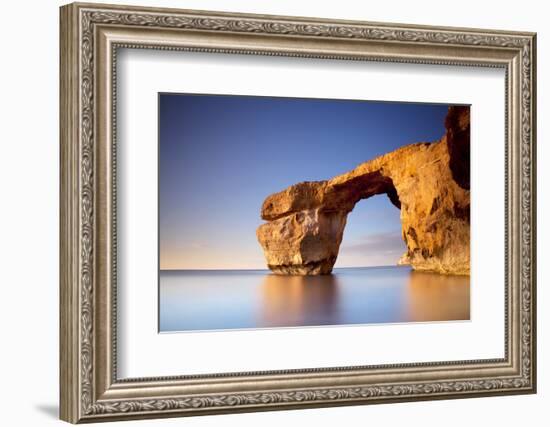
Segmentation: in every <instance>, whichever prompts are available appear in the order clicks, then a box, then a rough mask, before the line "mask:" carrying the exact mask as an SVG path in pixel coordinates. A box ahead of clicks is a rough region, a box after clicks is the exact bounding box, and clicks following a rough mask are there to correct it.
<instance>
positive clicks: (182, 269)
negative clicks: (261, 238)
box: [159, 264, 410, 271]
mask: <svg viewBox="0 0 550 427" xmlns="http://www.w3.org/2000/svg"><path fill="white" fill-rule="evenodd" d="M382 267H410V266H409V265H399V264H385V265H361V266H352V267H334V268H333V270H344V269H348V268H382ZM159 271H271V270H270V269H268V268H159Z"/></svg>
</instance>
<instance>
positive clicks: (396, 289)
mask: <svg viewBox="0 0 550 427" xmlns="http://www.w3.org/2000/svg"><path fill="white" fill-rule="evenodd" d="M159 317H160V330H161V331H189V330H213V329H242V328H276V327H288V326H323V325H351V324H369V323H402V322H426V321H445V320H468V319H469V318H470V278H469V277H468V276H446V275H439V274H433V273H422V272H414V271H412V270H411V269H410V268H408V267H377V268H345V269H335V270H334V273H333V274H332V275H328V276H305V277H302V276H278V275H274V274H269V273H267V272H265V271H259V270H258V271H235V270H232V271H215V272H212V271H192V272H190V271H170V272H164V271H163V272H161V274H160V316H159Z"/></svg>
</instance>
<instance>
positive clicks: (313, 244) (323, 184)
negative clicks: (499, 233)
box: [256, 107, 470, 275]
mask: <svg viewBox="0 0 550 427" xmlns="http://www.w3.org/2000/svg"><path fill="white" fill-rule="evenodd" d="M445 126H446V133H445V135H444V136H443V137H442V138H441V139H440V140H439V141H436V142H433V143H417V144H411V145H407V146H404V147H401V148H399V149H397V150H395V151H392V152H390V153H387V154H385V155H383V156H380V157H377V158H375V159H373V160H370V161H368V162H365V163H362V164H361V165H359V166H358V167H357V168H355V169H354V170H352V171H350V172H348V173H345V174H343V175H339V176H336V177H334V178H332V179H330V180H328V181H316V182H302V183H299V184H295V185H292V186H290V187H288V188H287V189H286V190H283V191H281V192H279V193H275V194H272V195H270V196H268V197H267V198H266V199H265V201H264V203H263V205H262V211H261V217H262V219H264V220H266V221H268V222H266V223H264V224H262V225H261V226H260V227H258V229H257V231H256V234H257V237H258V241H259V242H260V244H261V246H262V248H263V250H264V254H265V257H266V260H267V264H268V267H269V268H270V269H271V270H272V271H273V272H275V273H278V274H297V275H315V274H329V273H330V272H331V271H332V267H333V265H334V263H335V262H336V258H337V256H338V250H339V248H340V243H341V242H342V236H343V232H344V228H345V226H346V218H347V215H348V213H349V212H351V210H352V209H353V207H354V206H355V204H356V203H357V202H358V201H359V200H362V199H368V198H369V197H372V196H374V195H376V194H382V193H385V194H386V195H387V196H388V197H389V199H390V201H391V202H392V203H393V204H394V205H395V206H396V207H397V208H399V209H401V225H402V235H403V240H404V241H405V243H406V245H407V252H406V253H405V254H404V255H403V256H402V257H401V259H400V260H399V264H410V265H411V266H412V267H413V268H414V269H415V270H424V271H434V272H439V273H447V274H464V275H468V274H470V109H469V107H450V108H449V112H448V114H447V117H446V119H445Z"/></svg>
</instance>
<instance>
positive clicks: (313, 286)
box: [259, 274, 340, 326]
mask: <svg viewBox="0 0 550 427" xmlns="http://www.w3.org/2000/svg"><path fill="white" fill-rule="evenodd" d="M261 294H262V307H263V308H262V310H260V314H261V318H260V319H259V323H260V324H262V325H266V326H267V325H279V326H311V325H327V324H332V325H334V324H339V323H340V321H339V315H338V314H339V313H338V307H339V306H338V276H336V275H326V276H281V275H275V274H268V275H267V276H265V278H264V280H263V282H262V285H261Z"/></svg>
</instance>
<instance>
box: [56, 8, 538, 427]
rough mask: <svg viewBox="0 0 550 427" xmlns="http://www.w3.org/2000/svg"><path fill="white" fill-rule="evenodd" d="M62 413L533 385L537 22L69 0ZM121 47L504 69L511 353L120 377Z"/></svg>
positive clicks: (322, 402)
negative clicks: (351, 16)
mask: <svg viewBox="0 0 550 427" xmlns="http://www.w3.org/2000/svg"><path fill="white" fill-rule="evenodd" d="M60 42H61V48H60V51H61V77H60V78H61V82H60V92H61V94H60V109H61V112H60V135H61V177H60V179H61V205H60V210H61V219H60V229H61V236H60V258H61V261H60V262H61V265H60V325H61V329H60V384H61V396H60V399H61V419H63V420H66V421H69V422H72V423H78V422H91V421H92V422H93V421H108V420H117V419H130V418H154V417H167V416H182V415H200V414H214V413H227V412H243V411H259V410H275V409H286V408H306V407H319V406H332V405H353V404H367V403H382V402H398V401H410V400H427V399H442V398H459V397H476V396H487V395H495V394H520V393H534V392H535V390H536V339H535V327H536V318H535V291H536V288H535V278H536V274H535V272H536V270H535V268H536V264H535V260H536V258H535V255H536V254H535V248H536V242H535V236H536V232H535V231H536V218H535V215H536V205H535V202H536V199H535V193H536V187H535V176H536V173H535V80H536V79H535V68H536V67H535V34H533V33H519V32H508V31H492V30H491V31H488V30H477V29H458V28H438V27H424V26H411V25H400V24H381V23H368V22H353V21H329V20H321V19H310V18H294V17H280V16H263V15H242V14H229V13H217V12H198V11H189V10H174V9H157V8H141V7H127V6H112V5H98V4H71V5H67V6H63V7H62V8H61V39H60ZM118 47H130V48H153V49H171V50H193V51H202V52H218V53H219V52H223V53H228V54H231V53H240V54H251V55H282V56H298V57H315V58H330V59H335V58H336V59H344V60H370V61H393V62H406V63H433V64H446V65H471V66H480V67H502V68H504V69H505V71H506V76H507V80H506V91H505V94H504V96H505V97H506V106H507V117H506V138H507V141H506V176H505V177H504V179H505V183H506V188H507V190H506V212H505V215H506V230H505V236H506V254H505V257H506V261H507V262H506V272H505V276H506V283H505V287H506V290H505V292H506V307H505V313H506V315H505V325H504V327H505V332H506V333H505V337H506V339H505V343H504V345H505V357H504V358H503V359H492V360H470V361H456V362H439V363H438V362H434V363H422V364H404V365H383V366H355V367H336V368H330V369H309V370H291V371H269V372H243V373H239V374H223V373H220V374H216V375H202V376H199V375H197V376H189V377H174V378H138V379H132V380H119V379H117V373H116V372H117V370H116V357H115V356H116V334H115V332H116V257H115V253H116V252H115V251H116V230H115V227H116V203H115V202H116V187H115V186H114V176H115V171H116V169H115V168H116V157H115V150H114V147H115V145H114V144H115V141H114V138H115V126H116V116H115V108H114V106H115V102H116V95H115V91H114V88H115V83H116V74H115V72H114V69H115V68H114V65H115V63H116V52H117V48H118Z"/></svg>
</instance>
